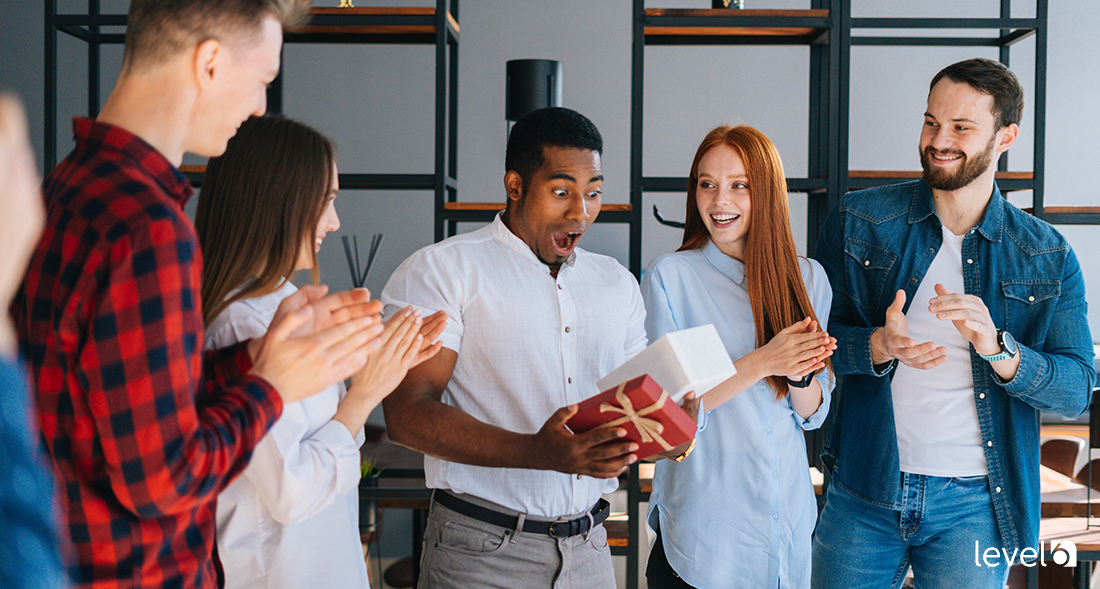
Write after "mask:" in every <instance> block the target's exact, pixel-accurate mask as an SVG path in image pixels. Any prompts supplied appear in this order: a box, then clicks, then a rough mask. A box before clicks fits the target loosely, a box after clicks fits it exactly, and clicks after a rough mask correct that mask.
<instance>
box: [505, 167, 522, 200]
mask: <svg viewBox="0 0 1100 589" xmlns="http://www.w3.org/2000/svg"><path fill="white" fill-rule="evenodd" d="M504 192H505V193H506V194H507V195H508V200H510V201H512V202H519V199H520V197H522V196H523V177H521V176H520V175H519V172H517V171H515V170H508V173H506V174H504Z"/></svg>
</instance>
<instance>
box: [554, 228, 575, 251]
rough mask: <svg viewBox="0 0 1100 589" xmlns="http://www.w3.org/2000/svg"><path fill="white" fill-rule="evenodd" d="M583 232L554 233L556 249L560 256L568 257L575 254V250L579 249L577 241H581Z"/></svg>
mask: <svg viewBox="0 0 1100 589" xmlns="http://www.w3.org/2000/svg"><path fill="white" fill-rule="evenodd" d="M581 234H582V232H579V231H578V232H573V231H558V232H557V233H554V236H553V237H554V249H556V250H557V252H556V253H557V254H558V255H559V256H568V255H569V254H571V253H572V252H573V248H575V247H577V241H579V240H580V238H581Z"/></svg>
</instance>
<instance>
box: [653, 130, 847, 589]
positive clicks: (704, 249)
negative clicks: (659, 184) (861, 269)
mask: <svg viewBox="0 0 1100 589" xmlns="http://www.w3.org/2000/svg"><path fill="white" fill-rule="evenodd" d="M642 294H643V296H644V297H645V305H646V331H647V333H648V335H649V339H650V341H653V340H655V339H657V338H659V337H661V336H662V335H664V334H666V333H668V332H671V331H676V330H680V329H686V328H689V327H695V326H699V325H706V324H708V323H712V324H714V326H715V327H716V328H717V330H718V333H719V335H720V336H721V337H722V342H723V343H724V344H725V346H726V351H727V352H728V353H729V355H730V357H731V358H732V359H733V360H734V366H735V367H736V368H737V374H735V375H734V376H732V377H730V378H729V379H728V380H726V381H725V382H723V383H722V384H720V385H718V386H717V387H715V388H714V389H712V390H710V391H708V392H707V393H706V394H705V395H703V396H702V397H701V398H700V402H701V404H702V407H701V409H700V410H701V411H702V412H704V418H703V423H702V426H701V428H700V431H699V433H698V434H697V436H696V446H695V448H694V451H693V452H692V453H691V454H690V456H687V457H685V456H682V455H681V456H678V457H677V459H678V460H679V461H675V460H662V461H661V462H660V463H658V465H657V471H656V475H655V477H654V480H653V495H652V498H651V504H650V516H649V521H650V525H651V526H652V527H653V528H654V529H656V530H657V542H656V544H654V546H653V551H652V552H651V554H650V559H649V566H648V569H647V571H646V576H647V577H648V578H649V586H650V588H651V589H652V588H658V587H659V588H662V589H664V588H667V587H699V588H709V587H746V588H749V587H751V588H753V589H757V588H760V587H783V588H785V587H794V588H803V587H809V586H810V535H811V533H812V532H813V529H814V522H815V521H816V519H817V504H816V502H815V500H814V492H813V486H812V485H811V483H810V476H809V469H808V468H807V464H806V442H805V438H804V436H803V433H802V432H803V430H810V429H814V428H817V427H820V426H821V424H822V422H823V421H824V420H825V415H826V413H827V412H828V407H829V393H830V391H831V388H832V379H831V377H830V375H829V370H828V369H829V366H830V362H829V356H830V355H831V354H832V351H833V350H834V349H835V348H836V345H835V344H836V340H835V339H833V338H831V337H829V335H828V334H827V333H825V331H824V327H825V321H826V320H827V313H828V310H829V306H830V304H831V301H832V290H831V289H830V287H829V281H828V278H826V276H825V271H824V270H823V269H822V268H821V266H820V265H819V264H818V263H817V262H815V261H814V260H810V259H807V258H803V257H800V256H798V254H797V252H796V251H795V245H794V238H793V236H792V235H791V228H790V216H789V213H788V209H787V183H786V180H785V179H784V174H783V164H782V162H781V161H780V159H779V152H778V151H777V150H776V148H775V145H773V144H772V142H771V141H770V140H768V138H767V137H765V136H764V135H763V134H762V133H761V132H760V131H757V130H756V129H754V128H752V127H747V126H736V127H730V126H722V127H718V128H716V129H714V130H712V131H711V132H710V133H708V134H707V136H706V137H705V138H704V139H703V142H702V144H701V145H700V146H699V149H698V151H697V152H696V154H695V160H694V161H693V162H692V164H691V175H690V177H689V179H688V191H687V219H686V222H685V227H684V241H683V245H682V246H681V247H680V249H679V250H677V251H676V252H674V253H671V254H667V255H664V256H661V257H659V258H657V259H656V260H655V261H654V262H653V264H652V265H651V266H650V268H649V270H648V271H647V272H646V274H645V277H644V279H643V280H642ZM818 313H824V314H826V315H821V316H819V315H818Z"/></svg>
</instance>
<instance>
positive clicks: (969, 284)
mask: <svg viewBox="0 0 1100 589" xmlns="http://www.w3.org/2000/svg"><path fill="white" fill-rule="evenodd" d="M942 240H943V235H942V232H941V223H940V219H939V217H938V216H937V215H936V211H935V206H934V204H933V201H932V192H931V190H930V189H929V187H928V185H927V184H925V182H924V181H923V180H918V181H915V182H907V183H904V184H895V185H892V186H883V187H878V188H871V189H867V190H861V191H858V192H853V193H849V194H847V195H845V196H844V197H843V198H842V199H841V200H840V202H839V203H838V205H837V206H836V207H835V208H834V209H833V210H832V212H830V213H829V216H828V217H827V218H826V220H825V224H824V227H823V228H822V233H821V237H820V239H819V240H818V244H817V253H816V256H815V257H816V258H817V260H818V261H819V262H821V265H822V266H823V267H824V268H825V272H826V273H827V274H828V276H829V282H830V283H831V284H832V286H833V308H832V314H831V316H830V320H829V333H830V334H831V335H833V336H834V337H836V338H837V340H838V341H837V346H838V347H837V350H836V352H835V353H834V354H833V368H834V370H835V371H836V375H837V387H836V394H835V396H834V400H835V403H836V405H835V406H834V407H833V409H832V411H831V413H832V415H833V416H834V419H835V421H834V423H833V427H832V429H831V431H829V432H828V435H827V439H826V444H825V451H824V454H823V456H822V458H823V460H824V461H825V464H826V465H827V466H828V467H829V469H830V470H831V471H832V474H833V479H832V483H833V484H838V485H840V486H842V487H843V488H845V489H847V490H848V491H851V492H852V493H854V494H856V495H857V496H860V497H862V498H863V499H865V500H867V501H870V502H872V503H874V504H877V505H880V506H883V507H886V508H899V507H900V506H898V505H895V503H896V497H897V494H898V493H897V492H898V484H899V482H898V481H899V479H900V477H899V466H898V447H897V435H896V432H895V429H894V413H893V411H894V408H893V402H892V399H891V394H890V382H891V379H892V378H893V374H894V367H895V366H896V364H897V361H896V360H893V361H891V362H890V363H887V364H880V365H872V361H871V346H870V338H871V333H872V332H873V331H874V330H875V329H876V328H878V327H881V326H882V325H884V323H885V317H886V308H887V307H889V306H890V304H891V303H892V302H893V300H894V295H895V293H896V292H897V291H898V290H900V289H904V290H905V294H906V302H905V310H906V311H908V309H909V305H910V304H912V301H913V294H914V293H915V292H916V290H917V287H918V286H919V285H920V282H921V280H922V279H923V278H924V275H925V273H926V272H927V271H928V267H929V266H930V265H931V263H932V260H933V258H935V257H936V252H937V251H938V250H939V248H940V245H941V243H942ZM962 257H963V260H962V262H963V282H964V285H965V289H966V293H967V294H971V295H976V296H978V297H981V299H982V301H983V302H984V303H985V305H986V306H987V307H988V309H989V315H990V317H991V318H992V320H993V323H994V324H995V325H996V326H997V328H998V329H1004V330H1006V331H1008V332H1009V333H1011V334H1012V335H1013V337H1015V338H1016V340H1017V341H1018V342H1019V347H1020V351H1019V353H1020V366H1019V369H1018V370H1017V372H1016V375H1015V377H1013V378H1012V380H1010V381H1004V380H1002V379H1001V378H1000V377H999V376H997V374H996V373H995V372H994V371H993V369H992V367H991V366H990V364H989V362H986V361H985V360H982V358H981V357H980V356H978V355H977V353H976V352H975V351H974V348H973V346H971V348H970V362H971V366H972V367H973V375H974V401H975V404H976V405H977V410H978V424H979V426H980V429H981V439H982V444H983V449H984V450H985V458H986V463H987V466H988V469H989V490H990V495H991V496H992V497H993V509H994V513H995V514H996V519H997V527H998V529H999V530H1000V535H1001V542H1002V544H1003V547H1004V549H1006V550H1008V551H1010V552H1011V551H1013V550H1015V549H1017V548H1021V549H1022V548H1024V547H1028V546H1032V547H1035V546H1037V545H1038V540H1039V512H1040V504H1039V410H1040V409H1042V410H1046V411H1053V412H1055V413H1060V414H1063V415H1066V416H1076V415H1080V414H1081V413H1082V412H1084V411H1085V410H1086V409H1087V408H1088V404H1089V399H1090V397H1091V392H1092V386H1093V381H1094V379H1095V376H1096V375H1095V372H1094V370H1093V348H1092V337H1091V335H1090V334H1089V327H1088V322H1087V319H1086V316H1085V312H1086V303H1085V284H1084V280H1083V277H1082V275H1081V268H1080V265H1079V264H1078V262H1077V257H1076V256H1075V255H1074V253H1073V250H1072V249H1071V248H1070V246H1069V244H1068V243H1067V242H1066V240H1065V239H1064V238H1063V237H1062V235H1061V234H1059V233H1058V232H1057V231H1056V230H1055V229H1054V228H1053V227H1051V226H1050V225H1049V224H1047V223H1046V222H1044V221H1041V220H1038V219H1036V218H1034V217H1032V216H1031V215H1028V214H1027V213H1024V212H1023V211H1021V210H1020V209H1018V208H1016V207H1015V206H1013V205H1012V204H1010V203H1009V202H1008V201H1006V200H1005V199H1003V198H1001V193H1000V190H999V189H997V187H996V186H994V188H993V197H992V198H991V199H990V201H989V205H988V206H987V207H986V210H985V214H984V215H983V217H982V220H981V221H980V222H979V223H978V225H977V226H975V227H974V228H973V229H971V230H970V231H969V232H967V234H966V237H965V238H964V239H963V243H962ZM921 304H924V302H923V301H922V302H921Z"/></svg>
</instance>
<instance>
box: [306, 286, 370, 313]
mask: <svg viewBox="0 0 1100 589" xmlns="http://www.w3.org/2000/svg"><path fill="white" fill-rule="evenodd" d="M321 286H324V285H321ZM325 289H326V292H327V289H328V287H325ZM318 298H320V297H318ZM323 300H324V302H325V304H326V305H327V306H328V308H329V309H331V310H332V311H333V312H336V311H337V310H339V309H341V308H343V307H350V306H353V305H359V304H362V303H365V302H367V301H369V300H370V291H369V290H367V289H365V288H353V289H351V290H343V291H340V292H337V293H333V294H331V295H329V296H327V297H324V299H323Z"/></svg>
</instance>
